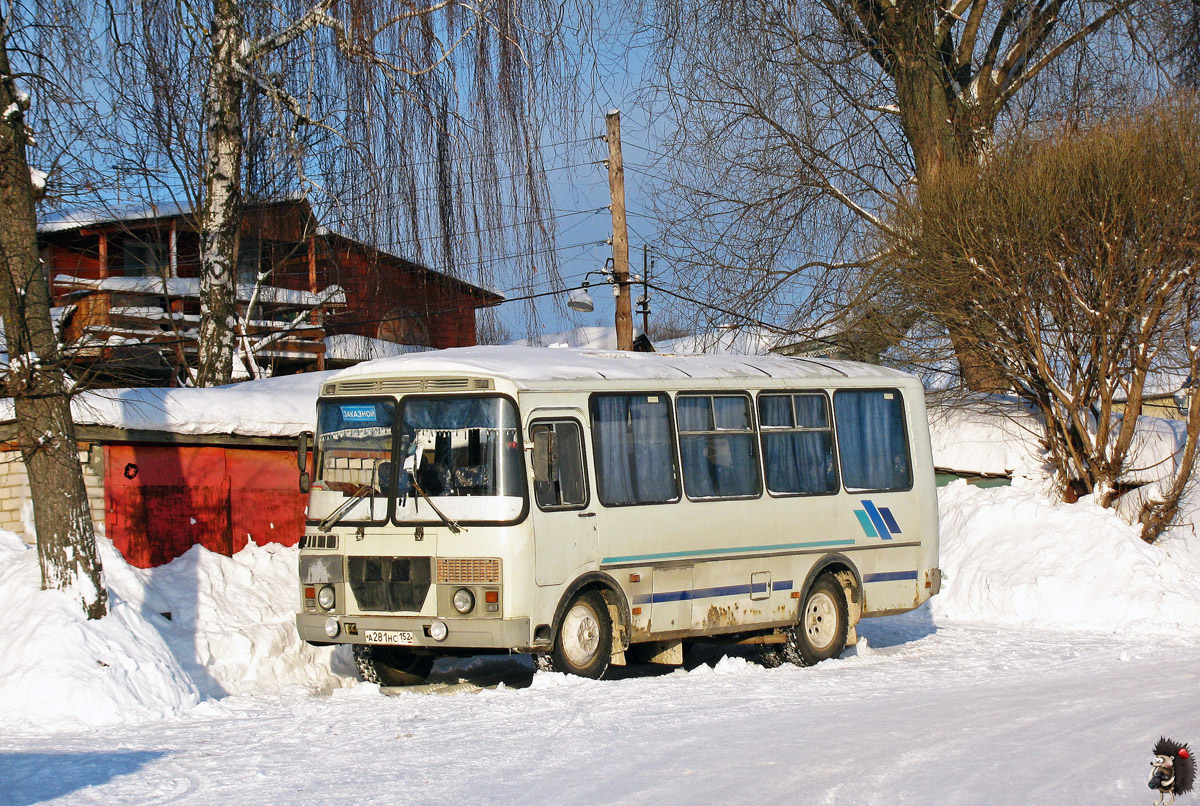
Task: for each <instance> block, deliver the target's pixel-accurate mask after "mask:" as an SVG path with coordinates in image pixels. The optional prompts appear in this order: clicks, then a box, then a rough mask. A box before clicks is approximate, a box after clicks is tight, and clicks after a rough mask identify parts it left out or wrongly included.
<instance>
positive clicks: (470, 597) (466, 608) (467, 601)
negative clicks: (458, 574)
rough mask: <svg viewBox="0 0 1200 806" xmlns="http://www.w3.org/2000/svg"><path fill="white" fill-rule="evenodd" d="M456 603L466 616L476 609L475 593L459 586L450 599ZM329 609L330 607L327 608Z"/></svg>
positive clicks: (457, 608) (459, 610)
mask: <svg viewBox="0 0 1200 806" xmlns="http://www.w3.org/2000/svg"><path fill="white" fill-rule="evenodd" d="M450 601H451V603H452V604H453V605H454V609H455V610H457V611H458V612H459V613H462V614H463V615H464V616H465V615H466V614H467V613H470V612H471V611H472V610H474V609H475V594H473V593H471V591H470V590H468V589H467V588H459V589H458V590H456V591H455V592H454V598H453V599H451V600H450ZM326 609H327V610H328V608H326Z"/></svg>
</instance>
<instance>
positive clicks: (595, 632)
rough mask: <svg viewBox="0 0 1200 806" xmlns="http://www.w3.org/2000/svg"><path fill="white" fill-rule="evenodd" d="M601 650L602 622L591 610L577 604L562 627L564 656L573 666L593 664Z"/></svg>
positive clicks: (579, 666) (568, 613)
mask: <svg viewBox="0 0 1200 806" xmlns="http://www.w3.org/2000/svg"><path fill="white" fill-rule="evenodd" d="M599 648H600V621H599V620H598V619H597V618H596V614H595V613H593V612H592V610H591V608H589V607H586V606H584V605H582V604H577V605H575V606H574V607H572V608H571V609H570V610H569V611H568V612H567V617H566V618H565V619H564V620H563V626H562V654H563V657H565V658H566V659H567V660H568V661H570V663H571V665H572V666H575V667H576V668H582V667H584V666H587V665H588V664H589V663H591V661H592V659H593V658H595V657H596V651H597V650H598V649H599Z"/></svg>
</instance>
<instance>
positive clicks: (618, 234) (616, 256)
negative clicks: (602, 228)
mask: <svg viewBox="0 0 1200 806" xmlns="http://www.w3.org/2000/svg"><path fill="white" fill-rule="evenodd" d="M604 120H605V122H606V123H607V124H608V135H607V137H606V138H605V139H606V140H608V191H609V193H610V194H611V196H612V225H613V239H612V240H613V282H614V283H616V286H617V322H616V325H617V349H618V350H632V349H633V307H632V305H630V302H629V231H628V230H627V229H626V226H625V165H624V163H623V162H622V161H621V111H620V110H619V109H613V110H611V111H609V113H608V114H607V115H605V116H604Z"/></svg>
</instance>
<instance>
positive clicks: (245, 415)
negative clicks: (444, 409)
mask: <svg viewBox="0 0 1200 806" xmlns="http://www.w3.org/2000/svg"><path fill="white" fill-rule="evenodd" d="M332 374H333V373H332V372H312V373H305V374H302V375H287V376H283V377H279V378H267V379H264V380H261V381H246V382H245V383H236V384H231V385H229V386H218V387H214V388H210V389H99V390H96V391H92V392H84V393H83V394H80V395H77V396H76V397H74V398H72V399H71V415H72V417H73V418H74V420H75V423H76V424H78V425H99V426H111V427H114V428H124V429H129V430H148V431H167V432H171V433H175V434H193V435H217V434H240V435H243V436H260V437H285V436H293V435H295V434H297V433H299V432H300V431H308V430H311V429H312V428H313V426H314V424H315V423H316V402H317V394H318V393H319V391H320V388H321V384H322V383H323V382H325V381H327V380H329V376H330V375H332ZM13 419H14V414H13V402H12V399H11V398H5V399H3V400H0V422H8V421H11V420H13Z"/></svg>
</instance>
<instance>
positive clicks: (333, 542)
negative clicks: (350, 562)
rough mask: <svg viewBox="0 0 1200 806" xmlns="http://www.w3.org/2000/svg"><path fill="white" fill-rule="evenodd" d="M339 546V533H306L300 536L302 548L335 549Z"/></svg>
mask: <svg viewBox="0 0 1200 806" xmlns="http://www.w3.org/2000/svg"><path fill="white" fill-rule="evenodd" d="M337 547H338V536H337V535H304V536H303V537H301V538H300V548H302V549H335V548H337Z"/></svg>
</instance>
